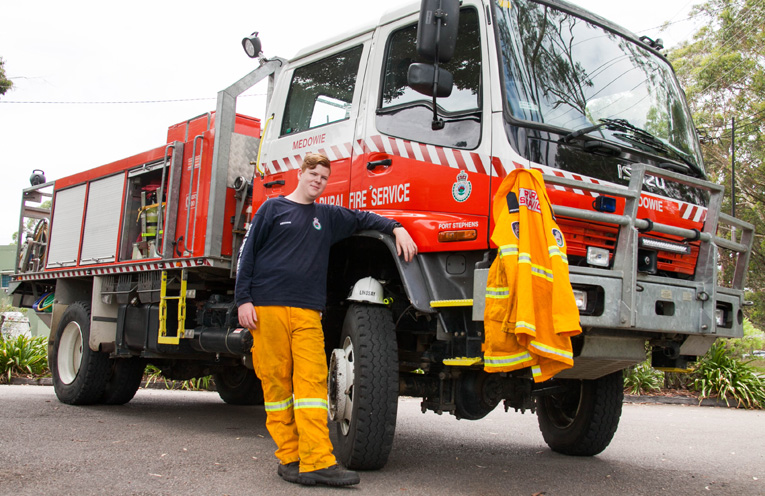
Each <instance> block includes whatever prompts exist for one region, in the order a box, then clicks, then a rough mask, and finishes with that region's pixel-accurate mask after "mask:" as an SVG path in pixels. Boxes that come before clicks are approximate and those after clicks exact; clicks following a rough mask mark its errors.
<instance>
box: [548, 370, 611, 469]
mask: <svg viewBox="0 0 765 496" xmlns="http://www.w3.org/2000/svg"><path fill="white" fill-rule="evenodd" d="M565 383H566V384H567V385H569V386H570V387H569V388H567V390H566V391H565V392H563V393H561V394H553V395H550V396H545V397H542V398H539V399H537V419H538V420H539V429H540V430H541V431H542V436H543V437H544V439H545V442H546V443H547V445H548V446H549V447H550V449H552V450H553V451H557V452H558V453H563V454H564V455H573V456H593V455H597V454H598V453H600V452H601V451H603V450H604V449H606V447H607V446H608V445H609V443H610V442H611V439H613V437H614V433H615V432H616V428H617V427H618V426H619V417H620V416H621V414H622V401H623V400H624V390H623V385H624V381H623V379H622V372H621V371H619V372H616V373H613V374H610V375H607V376H605V377H601V378H600V379H594V380H587V381H584V380H581V381H574V380H572V381H565Z"/></svg>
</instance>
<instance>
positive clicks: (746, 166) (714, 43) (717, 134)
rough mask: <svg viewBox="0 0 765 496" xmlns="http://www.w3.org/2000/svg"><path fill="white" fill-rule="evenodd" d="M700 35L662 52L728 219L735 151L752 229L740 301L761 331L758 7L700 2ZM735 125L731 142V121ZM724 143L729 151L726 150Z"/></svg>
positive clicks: (764, 77) (764, 175)
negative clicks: (721, 192)
mask: <svg viewBox="0 0 765 496" xmlns="http://www.w3.org/2000/svg"><path fill="white" fill-rule="evenodd" d="M691 15H694V16H697V17H699V18H701V19H702V22H701V24H702V27H701V28H700V29H699V30H698V31H697V32H696V33H695V35H694V37H693V39H692V40H690V41H688V42H685V43H683V44H682V45H680V46H679V47H677V48H676V49H674V50H672V51H670V52H669V54H668V56H669V58H670V60H671V61H672V63H673V65H674V67H675V70H676V71H677V75H678V78H679V79H680V82H681V84H682V85H683V87H684V88H685V91H686V94H687V97H688V103H689V104H690V106H691V110H692V111H693V114H694V121H695V123H696V127H697V129H698V130H699V133H700V136H701V141H702V149H703V153H704V161H705V165H706V168H707V172H708V174H709V177H710V179H711V180H713V181H715V182H718V183H720V184H724V185H725V186H726V194H725V207H724V208H725V211H726V212H731V207H732V206H733V205H732V195H731V179H730V178H731V163H732V162H731V159H732V154H733V151H734V150H735V213H736V217H739V218H741V219H744V220H746V221H748V222H751V223H752V224H754V226H755V232H756V233H759V234H757V235H756V237H755V241H754V247H753V253H752V259H751V262H750V265H749V267H750V270H749V276H748V283H747V287H748V289H749V290H750V293H749V294H748V295H747V297H748V298H749V299H751V300H753V301H754V302H755V306H754V307H752V308H750V310H749V317H750V318H751V319H752V320H753V322H755V323H756V324H757V325H758V326H759V327H763V326H765V294H763V291H762V290H763V289H764V288H765V237H763V234H765V165H763V158H765V140H763V134H762V131H763V126H764V125H765V123H764V122H763V119H764V118H765V33H764V32H763V30H762V26H763V25H764V24H765V2H762V0H708V1H707V2H706V3H703V4H700V5H697V6H695V7H694V9H693V11H692V14H691ZM734 119H735V122H736V125H735V134H733V132H732V126H731V124H732V120H734ZM732 141H733V142H734V143H735V148H734V147H732V146H731V144H732Z"/></svg>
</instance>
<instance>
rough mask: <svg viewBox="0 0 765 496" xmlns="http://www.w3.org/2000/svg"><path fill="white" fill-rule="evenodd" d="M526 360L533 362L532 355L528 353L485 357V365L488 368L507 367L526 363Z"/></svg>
mask: <svg viewBox="0 0 765 496" xmlns="http://www.w3.org/2000/svg"><path fill="white" fill-rule="evenodd" d="M526 360H531V355H529V354H528V353H526V352H524V353H517V354H515V355H504V356H484V357H483V363H484V366H486V367H507V366H508V365H514V364H516V363H521V362H525V361H526Z"/></svg>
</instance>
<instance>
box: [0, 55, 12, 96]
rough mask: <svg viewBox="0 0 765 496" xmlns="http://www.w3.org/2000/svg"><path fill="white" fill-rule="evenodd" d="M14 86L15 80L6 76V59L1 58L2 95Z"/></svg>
mask: <svg viewBox="0 0 765 496" xmlns="http://www.w3.org/2000/svg"><path fill="white" fill-rule="evenodd" d="M12 87H13V82H12V81H11V80H10V79H8V78H6V77H5V60H3V59H2V58H0V95H5V92H6V91H8V90H9V89H11V88H12Z"/></svg>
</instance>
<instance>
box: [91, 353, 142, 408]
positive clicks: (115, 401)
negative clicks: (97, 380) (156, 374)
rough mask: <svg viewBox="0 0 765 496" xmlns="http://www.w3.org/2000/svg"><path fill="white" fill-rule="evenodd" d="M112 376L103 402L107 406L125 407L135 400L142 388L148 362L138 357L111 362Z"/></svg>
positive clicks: (111, 360) (107, 384) (117, 359)
mask: <svg viewBox="0 0 765 496" xmlns="http://www.w3.org/2000/svg"><path fill="white" fill-rule="evenodd" d="M109 366H110V371H111V374H110V375H109V381H108V382H107V383H106V389H105V390H104V397H103V398H102V402H103V403H105V404H107V405H124V404H125V403H127V402H128V401H130V400H132V399H133V396H135V393H136V391H138V388H139V387H141V380H142V379H143V372H144V370H145V369H146V362H145V361H144V360H143V359H141V358H138V357H132V358H115V359H110V360H109Z"/></svg>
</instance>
